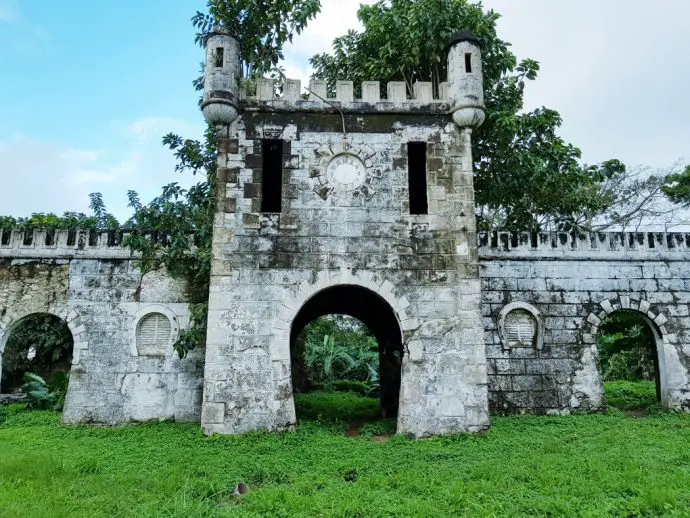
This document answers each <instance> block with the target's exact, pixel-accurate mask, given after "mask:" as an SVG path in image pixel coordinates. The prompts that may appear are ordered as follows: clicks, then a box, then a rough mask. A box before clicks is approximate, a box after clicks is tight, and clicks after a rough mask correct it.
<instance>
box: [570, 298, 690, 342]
mask: <svg viewBox="0 0 690 518" xmlns="http://www.w3.org/2000/svg"><path fill="white" fill-rule="evenodd" d="M621 309H624V310H625V309H627V310H630V311H636V312H638V313H641V314H642V315H643V316H645V317H646V318H648V319H649V321H650V322H652V323H653V324H655V325H656V329H657V330H658V332H659V334H660V335H661V337H660V338H661V339H662V340H663V341H664V342H666V343H675V342H676V336H675V335H673V334H672V333H669V332H668V329H667V328H666V325H665V324H666V323H667V322H668V317H667V316H666V315H665V314H664V313H663V312H661V311H658V310H657V309H656V308H655V307H653V306H652V305H651V304H650V303H649V302H648V301H646V300H645V299H643V298H638V297H630V296H628V295H618V296H615V297H612V298H609V299H604V300H603V301H601V302H599V309H598V310H595V311H592V312H590V313H589V315H587V320H586V325H585V333H584V335H583V342H584V343H585V344H594V343H596V339H597V333H598V332H599V326H600V325H601V322H602V321H603V320H604V319H605V318H606V317H607V316H608V315H610V314H611V313H614V312H615V311H619V310H621Z"/></svg>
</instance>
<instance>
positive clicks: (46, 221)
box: [0, 193, 120, 230]
mask: <svg viewBox="0 0 690 518" xmlns="http://www.w3.org/2000/svg"><path fill="white" fill-rule="evenodd" d="M89 200H90V203H89V207H90V209H91V210H92V214H91V215H86V214H84V213H82V212H65V213H63V215H62V216H57V215H56V214H53V213H52V212H50V213H47V214H46V213H44V212H35V213H33V214H32V215H31V216H29V217H13V216H0V229H11V230H33V229H45V230H68V229H83V230H106V229H108V230H114V229H117V228H119V226H120V224H119V222H118V221H117V219H116V218H115V216H113V215H112V214H110V213H109V212H108V211H107V210H106V208H105V204H104V203H103V197H102V196H101V194H100V193H92V194H89Z"/></svg>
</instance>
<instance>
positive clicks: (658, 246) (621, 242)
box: [477, 232, 690, 261]
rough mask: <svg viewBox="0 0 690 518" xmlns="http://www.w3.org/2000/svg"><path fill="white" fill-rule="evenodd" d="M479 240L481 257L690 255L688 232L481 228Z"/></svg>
mask: <svg viewBox="0 0 690 518" xmlns="http://www.w3.org/2000/svg"><path fill="white" fill-rule="evenodd" d="M477 241H478V247H479V248H478V252H479V258H480V260H482V259H484V260H492V259H511V260H520V259H526V260H532V261H533V260H535V259H537V258H555V259H562V260H571V261H579V260H582V259H590V258H591V259H605V260H607V261H609V260H622V261H629V260H631V259H633V258H634V259H635V260H659V259H664V260H670V261H685V260H688V259H690V233H687V232H596V233H586V234H575V233H567V232H540V233H529V232H479V233H478V234H477Z"/></svg>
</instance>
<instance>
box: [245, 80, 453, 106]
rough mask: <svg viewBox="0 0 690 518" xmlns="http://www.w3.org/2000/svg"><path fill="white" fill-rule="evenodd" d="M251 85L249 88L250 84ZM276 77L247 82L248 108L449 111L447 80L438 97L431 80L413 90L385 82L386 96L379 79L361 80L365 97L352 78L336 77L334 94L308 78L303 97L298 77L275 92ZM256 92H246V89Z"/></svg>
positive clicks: (403, 83)
mask: <svg viewBox="0 0 690 518" xmlns="http://www.w3.org/2000/svg"><path fill="white" fill-rule="evenodd" d="M248 86H249V88H247V87H248ZM275 86H276V82H275V79H271V78H261V79H259V80H258V81H256V82H247V83H245V84H244V85H243V87H242V88H241V90H240V99H241V100H242V101H243V102H244V108H245V109H246V110H248V111H251V110H252V108H254V109H262V108H264V109H266V108H268V109H271V110H273V111H290V112H295V111H298V112H305V111H318V112H322V111H324V110H329V109H333V108H336V109H338V110H342V111H346V112H353V111H354V112H388V113H398V112H417V111H422V112H424V113H446V114H447V113H449V112H450V100H449V95H448V83H445V82H444V83H441V84H440V87H439V90H440V91H439V96H438V98H435V96H434V91H433V85H432V83H431V82H419V81H418V82H416V83H414V85H413V86H412V92H409V97H408V91H407V84H406V83H405V82H404V81H391V82H389V83H387V84H386V92H387V95H386V98H385V99H381V85H380V83H379V81H364V82H362V98H361V99H355V98H354V83H353V82H352V81H336V85H335V91H336V93H335V97H330V96H329V93H328V85H327V83H326V81H323V80H318V79H312V80H311V81H310V82H309V97H308V99H303V98H302V93H303V92H302V82H301V81H300V80H299V79H286V80H285V83H284V85H283V93H282V95H277V94H276V88H275ZM248 89H249V90H250V91H252V92H254V95H247V90H248Z"/></svg>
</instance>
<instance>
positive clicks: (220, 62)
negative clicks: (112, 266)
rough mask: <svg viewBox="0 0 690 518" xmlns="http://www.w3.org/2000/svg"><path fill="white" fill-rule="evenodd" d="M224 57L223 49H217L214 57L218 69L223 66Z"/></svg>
mask: <svg viewBox="0 0 690 518" xmlns="http://www.w3.org/2000/svg"><path fill="white" fill-rule="evenodd" d="M223 55H224V51H223V47H216V53H215V55H214V56H213V64H214V65H215V66H216V67H218V68H221V67H222V66H223Z"/></svg>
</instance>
